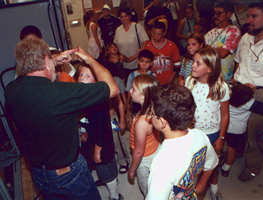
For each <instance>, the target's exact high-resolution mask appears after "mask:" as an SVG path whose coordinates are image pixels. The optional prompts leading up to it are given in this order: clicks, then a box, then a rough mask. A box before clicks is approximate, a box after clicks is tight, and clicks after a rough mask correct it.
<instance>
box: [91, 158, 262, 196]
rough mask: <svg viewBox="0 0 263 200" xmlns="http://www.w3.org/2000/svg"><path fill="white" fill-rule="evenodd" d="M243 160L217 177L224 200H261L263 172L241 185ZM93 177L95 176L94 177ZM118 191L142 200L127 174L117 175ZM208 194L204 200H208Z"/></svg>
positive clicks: (106, 194)
mask: <svg viewBox="0 0 263 200" xmlns="http://www.w3.org/2000/svg"><path fill="white" fill-rule="evenodd" d="M243 163H244V160H243V158H239V159H237V160H236V162H235V164H234V166H233V167H232V170H231V173H230V175H229V177H227V178H225V177H222V176H220V177H219V188H220V191H221V193H222V196H223V199H224V200H251V199H253V200H262V199H263V172H262V173H261V174H260V175H259V176H257V177H256V178H255V179H254V180H251V181H249V182H246V183H243V182H241V181H239V180H238V178H237V177H238V175H239V173H240V170H241V169H242V167H243ZM94 176H95V175H94ZM99 191H100V194H101V196H102V199H103V200H108V199H109V197H108V191H107V189H106V188H105V187H104V186H100V187H99ZM119 191H120V193H121V194H122V195H123V196H124V199H125V200H143V196H142V195H141V193H140V191H139V189H138V185H137V183H135V184H134V185H131V184H129V183H128V181H127V174H120V175H119ZM209 199H210V198H209V195H208V192H207V194H206V196H205V198H204V200H209Z"/></svg>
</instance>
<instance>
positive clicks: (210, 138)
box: [207, 131, 220, 145]
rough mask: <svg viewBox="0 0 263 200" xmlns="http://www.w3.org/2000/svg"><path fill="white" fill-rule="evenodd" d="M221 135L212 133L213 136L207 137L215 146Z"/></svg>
mask: <svg viewBox="0 0 263 200" xmlns="http://www.w3.org/2000/svg"><path fill="white" fill-rule="evenodd" d="M219 133H220V131H218V132H216V133H212V134H208V135H207V137H208V138H209V140H210V143H211V144H212V145H213V144H214V143H215V141H216V140H217V138H218V137H219Z"/></svg>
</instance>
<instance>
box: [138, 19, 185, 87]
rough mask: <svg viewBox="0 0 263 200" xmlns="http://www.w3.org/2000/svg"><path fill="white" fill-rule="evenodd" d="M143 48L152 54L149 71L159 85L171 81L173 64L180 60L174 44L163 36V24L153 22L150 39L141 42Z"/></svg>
mask: <svg viewBox="0 0 263 200" xmlns="http://www.w3.org/2000/svg"><path fill="white" fill-rule="evenodd" d="M143 48H144V49H148V50H150V51H151V52H152V53H153V54H154V56H155V57H154V61H153V66H152V68H151V71H153V72H154V73H155V74H156V77H157V79H158V81H159V82H160V84H161V85H164V84H167V83H169V82H171V81H172V79H173V77H174V74H175V73H174V64H175V63H177V62H180V59H181V58H180V53H179V50H178V48H177V46H176V44H175V43H174V42H172V41H170V40H168V39H167V38H166V37H165V24H164V23H162V22H156V23H154V26H153V27H152V31H151V40H148V41H146V42H144V43H143Z"/></svg>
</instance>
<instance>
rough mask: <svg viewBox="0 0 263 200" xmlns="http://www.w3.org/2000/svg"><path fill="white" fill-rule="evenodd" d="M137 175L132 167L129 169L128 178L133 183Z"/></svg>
mask: <svg viewBox="0 0 263 200" xmlns="http://www.w3.org/2000/svg"><path fill="white" fill-rule="evenodd" d="M135 176H136V173H135V172H134V171H132V170H131V168H130V169H129V171H128V180H129V182H130V183H131V184H134V178H135Z"/></svg>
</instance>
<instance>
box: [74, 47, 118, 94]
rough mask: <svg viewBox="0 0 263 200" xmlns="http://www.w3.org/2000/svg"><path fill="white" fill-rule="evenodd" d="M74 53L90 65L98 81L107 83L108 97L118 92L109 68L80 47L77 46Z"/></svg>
mask: <svg viewBox="0 0 263 200" xmlns="http://www.w3.org/2000/svg"><path fill="white" fill-rule="evenodd" d="M75 54H76V55H77V56H79V57H80V58H81V59H82V60H84V61H85V62H86V63H87V64H88V65H90V67H91V68H92V70H93V71H94V73H95V75H96V77H97V79H98V81H104V82H105V83H107V85H108V86H109V88H110V98H112V97H115V96H117V95H118V94H119V92H120V90H119V87H118V85H117V84H116V82H115V80H114V78H113V77H112V75H111V73H110V72H109V70H107V69H106V68H105V67H103V66H102V65H101V64H100V63H98V62H97V61H96V60H95V59H94V58H93V57H92V56H90V55H89V54H88V53H86V52H85V51H84V50H83V49H81V48H78V51H77V52H75Z"/></svg>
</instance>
